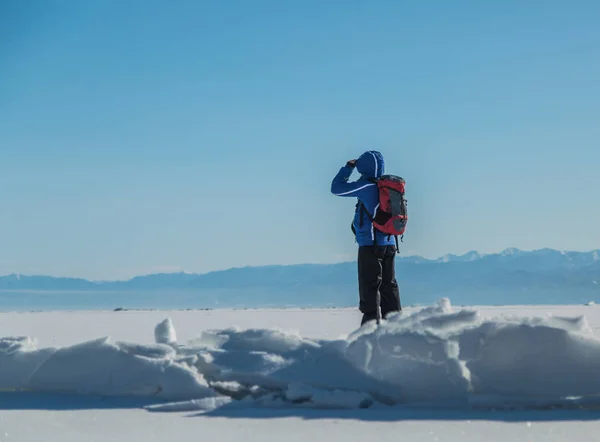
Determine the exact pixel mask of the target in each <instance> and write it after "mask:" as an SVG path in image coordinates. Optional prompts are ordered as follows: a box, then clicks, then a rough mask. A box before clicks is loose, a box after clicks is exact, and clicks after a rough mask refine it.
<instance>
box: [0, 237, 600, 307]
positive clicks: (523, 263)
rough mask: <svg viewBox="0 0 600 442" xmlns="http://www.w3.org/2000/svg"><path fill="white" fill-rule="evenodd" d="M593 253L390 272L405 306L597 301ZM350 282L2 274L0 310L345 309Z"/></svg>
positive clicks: (253, 271) (262, 272) (530, 255)
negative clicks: (52, 304) (51, 306)
mask: <svg viewBox="0 0 600 442" xmlns="http://www.w3.org/2000/svg"><path fill="white" fill-rule="evenodd" d="M599 256H600V253H599V251H590V252H570V251H569V252H566V251H559V250H552V249H541V250H534V251H523V250H518V249H507V250H504V251H502V252H500V253H495V254H480V253H478V252H475V251H472V252H469V253H466V254H464V255H460V256H459V255H446V256H444V257H441V258H438V259H426V258H422V257H419V256H408V257H399V258H398V261H397V268H396V270H397V278H398V281H399V283H400V287H401V296H402V300H403V303H404V304H412V303H426V302H433V301H435V300H437V299H439V298H440V297H443V296H448V297H450V298H451V299H452V300H453V302H454V303H456V304H480V305H484V304H546V303H555V304H556V303H558V304H561V303H587V302H589V301H600V284H599V282H600V259H599ZM356 279H357V277H356V263H355V262H345V263H339V264H302V265H274V266H261V267H243V268H232V269H228V270H222V271H217V272H210V273H206V274H191V273H170V274H153V275H146V276H138V277H136V278H133V279H130V280H128V281H118V282H102V283H98V282H92V281H87V280H84V279H76V278H53V277H49V276H26V275H8V276H4V277H0V294H2V291H3V292H4V293H3V294H2V297H0V308H1V306H2V303H3V302H4V301H3V300H5V299H7V300H10V299H14V298H10V299H9V298H7V296H8V295H7V293H8V292H9V291H10V292H25V291H32V290H34V291H53V292H64V293H72V294H74V293H79V292H81V293H88V292H94V293H98V292H100V298H98V297H96V298H94V301H96V300H97V299H102V298H101V297H102V296H109V294H111V295H110V296H113V295H114V296H113V298H112V299H114V300H115V301H114V302H119V303H123V304H126V303H127V302H126V301H131V300H132V299H134V298H133V297H129V296H128V293H132V294H133V293H135V294H136V295H135V299H136V302H138V303H139V305H141V306H143V304H144V299H147V298H144V296H150V295H149V294H150V293H151V294H152V296H153V299H155V300H156V302H159V301H161V302H162V300H172V301H173V302H175V300H177V299H179V300H180V301H181V302H180V304H179V305H181V306H188V305H190V306H214V305H215V303H217V302H218V305H219V306H227V305H236V306H244V307H258V306H265V305H269V306H284V305H285V306H289V305H297V306H326V305H327V306H348V305H349V306H351V305H354V304H355V303H356V296H357V295H356V293H357V287H356ZM116 293H119V294H120V295H119V296H120V297H118V296H116V295H115V294H116ZM140 293H142V294H144V295H140ZM163 294H168V296H163ZM10 296H13V297H14V296H24V294H23V293H21V294H15V293H11V294H10ZM132 296H133V295H132ZM178 297H179V298H178ZM22 299H25V298H22ZM88 299H91V298H88ZM121 300H122V302H121ZM6 302H8V301H6ZM32 302H33V301H32ZM165 302H166V301H165Z"/></svg>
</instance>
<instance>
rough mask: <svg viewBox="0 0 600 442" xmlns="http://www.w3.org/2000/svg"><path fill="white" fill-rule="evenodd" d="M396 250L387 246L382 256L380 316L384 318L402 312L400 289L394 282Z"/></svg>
mask: <svg viewBox="0 0 600 442" xmlns="http://www.w3.org/2000/svg"><path fill="white" fill-rule="evenodd" d="M395 261H396V248H395V247H394V246H388V247H386V248H385V250H384V252H383V256H382V261H381V264H382V279H381V288H380V293H381V316H382V318H385V316H386V315H387V314H388V313H391V312H397V311H401V310H402V306H401V304H400V288H399V287H398V282H397V281H396V267H395Z"/></svg>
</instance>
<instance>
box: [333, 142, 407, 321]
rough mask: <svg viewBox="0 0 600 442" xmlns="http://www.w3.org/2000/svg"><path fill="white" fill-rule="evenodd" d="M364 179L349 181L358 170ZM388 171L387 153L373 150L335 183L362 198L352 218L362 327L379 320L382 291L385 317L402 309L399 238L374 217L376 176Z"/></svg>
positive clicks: (336, 189) (342, 192)
mask: <svg viewBox="0 0 600 442" xmlns="http://www.w3.org/2000/svg"><path fill="white" fill-rule="evenodd" d="M355 168H356V170H357V171H358V173H360V175H361V176H360V178H359V179H358V180H357V181H354V182H348V180H349V178H350V176H351V175H352V172H353V171H354V169H355ZM383 174H384V161H383V155H382V154H381V153H380V152H377V151H374V150H371V151H367V152H365V153H363V154H362V155H361V156H360V157H358V159H355V160H350V161H348V162H347V163H346V165H345V166H343V167H342V168H341V169H340V171H339V172H338V174H337V175H336V176H335V178H334V179H333V181H332V183H331V193H333V194H334V195H336V196H346V197H355V198H357V199H358V202H357V204H356V209H355V212H354V220H353V221H352V231H353V232H354V235H355V238H356V243H357V244H358V290H359V298H360V302H359V310H360V312H361V313H362V314H363V317H362V321H361V326H362V325H364V324H365V323H366V322H368V321H371V320H374V319H377V320H379V317H378V311H377V295H378V292H379V293H380V308H381V317H382V318H385V317H386V315H388V314H389V313H390V312H397V311H401V310H402V308H401V305H400V292H399V288H398V283H397V281H396V274H395V267H394V264H395V256H396V252H397V238H394V237H393V236H392V235H389V234H385V233H382V232H380V231H379V230H377V229H376V228H375V227H374V226H373V222H372V219H373V216H374V214H375V213H376V210H377V208H378V207H379V190H378V186H377V183H376V181H377V180H376V179H378V178H381V176H382V175H383Z"/></svg>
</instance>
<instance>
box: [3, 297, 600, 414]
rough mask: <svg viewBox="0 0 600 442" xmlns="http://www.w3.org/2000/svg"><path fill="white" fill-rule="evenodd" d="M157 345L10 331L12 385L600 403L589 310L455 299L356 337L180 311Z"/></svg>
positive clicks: (178, 407) (264, 399) (349, 399)
mask: <svg viewBox="0 0 600 442" xmlns="http://www.w3.org/2000/svg"><path fill="white" fill-rule="evenodd" d="M155 340H156V342H157V343H156V344H154V345H138V344H134V343H125V342H114V343H113V342H111V341H110V339H109V338H102V339H98V340H95V341H91V342H85V343H82V344H79V345H74V346H71V347H65V348H42V349H38V348H37V344H36V342H35V340H33V339H31V338H28V337H7V338H2V339H0V388H2V389H9V390H37V391H54V392H58V391H60V392H65V391H71V392H77V393H91V394H101V395H136V396H149V397H156V398H160V399H161V400H164V401H166V403H161V404H158V405H152V406H150V407H147V409H148V410H149V411H200V412H209V411H213V410H215V409H217V408H220V407H232V406H236V407H237V406H264V407H312V408H366V407H373V406H381V405H397V404H403V405H407V404H408V405H413V406H414V405H417V404H421V405H422V406H423V405H424V406H431V405H433V404H435V405H436V406H440V405H443V406H477V407H492V406H493V407H511V406H514V407H552V406H561V407H564V406H568V405H569V404H572V405H574V406H582V404H585V405H589V404H590V403H594V402H595V403H596V404H597V401H596V399H595V396H597V395H600V377H598V376H597V373H598V371H600V340H598V339H596V338H595V337H594V336H593V333H592V330H591V329H590V327H589V325H588V323H587V321H586V319H585V317H575V318H566V317H556V316H548V317H531V318H517V317H497V318H492V319H483V318H482V317H481V316H480V315H479V313H478V312H477V311H476V310H472V309H460V310H456V311H455V310H454V309H453V308H452V306H451V304H450V302H449V300H447V299H443V300H441V301H440V302H438V303H437V304H435V305H433V306H430V307H426V308H422V309H420V310H417V311H415V312H414V313H412V314H407V313H397V314H394V315H392V316H391V317H389V318H388V319H387V320H385V321H383V322H382V323H381V325H379V326H377V325H376V324H374V323H369V324H366V325H365V326H363V327H361V328H359V329H358V330H355V331H354V332H352V333H351V334H350V335H348V336H347V337H346V338H344V339H338V340H331V341H329V340H311V339H306V338H303V337H302V336H299V335H298V334H294V333H288V332H286V331H284V330H267V329H250V330H239V329H235V328H229V329H225V330H208V331H205V332H204V333H202V334H201V335H200V337H199V338H198V339H195V340H193V341H191V342H189V343H188V344H186V345H181V344H179V345H177V339H176V332H175V327H174V325H173V323H172V322H171V320H170V319H166V320H165V321H163V322H161V323H160V324H158V325H157V326H156V328H155Z"/></svg>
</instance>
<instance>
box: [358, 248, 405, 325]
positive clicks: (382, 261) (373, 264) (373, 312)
mask: <svg viewBox="0 0 600 442" xmlns="http://www.w3.org/2000/svg"><path fill="white" fill-rule="evenodd" d="M395 258H396V248H395V247H394V246H360V247H359V248H358V291H359V295H360V304H359V309H360V311H361V312H362V314H363V318H362V322H361V325H363V324H364V323H365V322H367V321H370V320H373V319H376V318H377V296H378V294H379V295H380V307H381V317H382V318H385V316H386V315H387V314H388V313H390V312H397V311H400V310H402V307H401V305H400V290H399V288H398V282H397V281H396V270H395V267H394V261H395Z"/></svg>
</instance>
